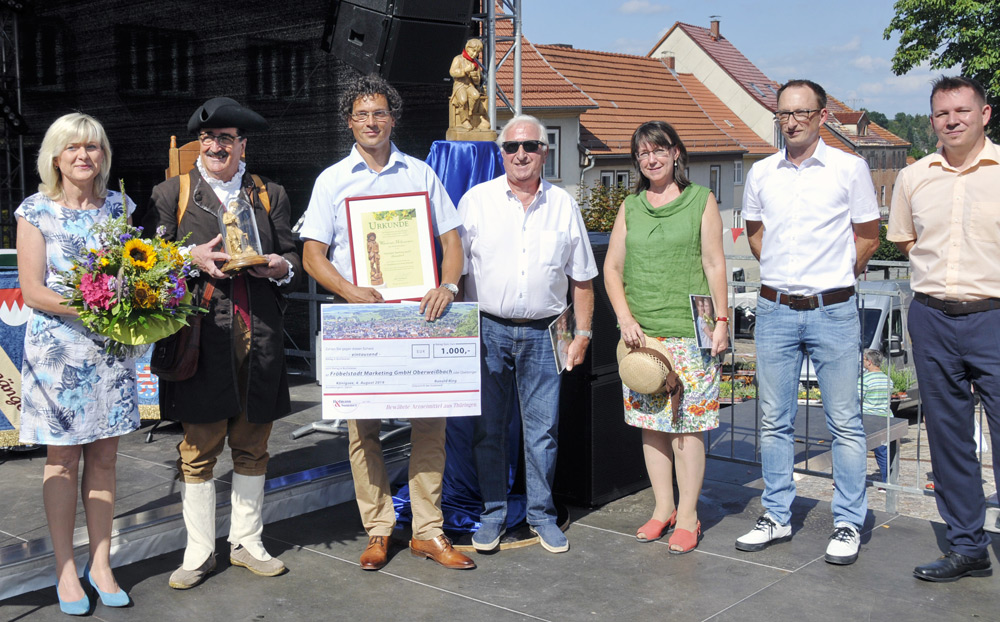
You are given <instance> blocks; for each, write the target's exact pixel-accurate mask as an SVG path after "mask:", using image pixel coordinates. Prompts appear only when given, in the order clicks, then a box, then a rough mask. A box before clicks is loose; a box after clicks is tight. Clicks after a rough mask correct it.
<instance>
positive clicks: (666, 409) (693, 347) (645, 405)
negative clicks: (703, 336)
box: [622, 338, 720, 434]
mask: <svg viewBox="0 0 1000 622" xmlns="http://www.w3.org/2000/svg"><path fill="white" fill-rule="evenodd" d="M658 339H659V341H660V343H662V344H663V346H664V347H665V348H666V349H667V350H668V351H669V352H670V355H671V357H673V359H674V367H675V368H676V369H675V370H674V371H676V372H677V375H678V376H680V379H681V383H682V384H683V386H684V394H683V396H682V398H681V404H680V408H678V409H677V416H676V418H675V417H674V414H673V411H672V409H671V408H670V397H669V396H668V395H666V394H663V393H661V394H658V395H646V394H643V393H636V392H635V391H632V390H631V389H629V388H628V387H626V386H625V385H624V384H623V385H622V392H623V394H624V397H625V423H627V424H629V425H631V426H635V427H637V428H644V429H647V430H656V431H658V432H669V433H672V434H679V433H687V432H703V431H705V430H714V429H715V428H717V427H719V371H720V365H719V363H718V359H716V358H715V357H712V356H710V354H709V350H702V349H700V348H698V345H697V342H696V341H695V340H694V339H692V338H658Z"/></svg>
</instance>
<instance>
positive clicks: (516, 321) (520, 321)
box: [479, 310, 557, 327]
mask: <svg viewBox="0 0 1000 622" xmlns="http://www.w3.org/2000/svg"><path fill="white" fill-rule="evenodd" d="M479 315H481V316H483V317H485V318H489V319H491V320H493V321H494V322H496V323H497V324H503V325H504V326H523V325H525V324H534V323H536V322H537V323H539V324H544V325H545V326H546V327H548V325H549V324H551V323H552V320H554V319H556V317H557V316H555V315H553V316H551V317H543V318H541V319H538V320H533V319H529V318H520V317H518V318H507V317H500V316H497V315H493V314H492V313H487V312H485V311H483V310H480V311H479Z"/></svg>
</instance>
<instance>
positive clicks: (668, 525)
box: [635, 510, 677, 542]
mask: <svg viewBox="0 0 1000 622" xmlns="http://www.w3.org/2000/svg"><path fill="white" fill-rule="evenodd" d="M676 524H677V510H674V511H673V513H672V514H671V515H670V516H669V517H668V518H667V520H666V521H659V520H656V519H655V518H651V519H649V520H648V521H646V524H645V525H643V526H642V527H639V529H638V530H637V531H636V532H635V539H636V540H638V541H639V542H655V541H656V540H659V539H660V538H662V537H663V534H665V533H667V532H668V531H670V530H671V529H673V528H674V525H676ZM640 536H641V537H640Z"/></svg>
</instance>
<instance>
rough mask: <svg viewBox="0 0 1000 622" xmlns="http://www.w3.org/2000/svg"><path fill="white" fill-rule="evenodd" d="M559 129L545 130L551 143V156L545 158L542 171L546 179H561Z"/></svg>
mask: <svg viewBox="0 0 1000 622" xmlns="http://www.w3.org/2000/svg"><path fill="white" fill-rule="evenodd" d="M559 129H560V128H558V127H547V128H545V132H546V134H547V135H548V136H547V138H548V141H549V154H548V156H546V158H545V170H544V171H542V175H543V176H544V177H545V179H559ZM602 183H603V182H602Z"/></svg>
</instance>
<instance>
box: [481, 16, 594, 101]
mask: <svg viewBox="0 0 1000 622" xmlns="http://www.w3.org/2000/svg"><path fill="white" fill-rule="evenodd" d="M498 11H499V8H498ZM513 33H514V27H513V25H512V24H511V22H510V20H497V36H505V37H510V36H511V35H512V34H513ZM512 45H513V43H512V42H510V41H498V42H497V55H496V57H497V59H500V58H503V56H504V54H506V53H507V51H508V50H509V49H510V48H511V46H512ZM497 87H498V88H499V89H500V90H502V91H503V92H504V93H505V94H506V95H507V97H509V98H510V100H511V105H513V103H514V54H513V53H511V55H510V56H509V57H508V58H507V60H506V61H504V64H503V65H501V66H500V69H499V70H497ZM596 106H597V103H596V102H594V100H593V99H591V98H590V97H588V96H587V94H586V93H584V92H583V91H582V90H581V89H580V88H579V87H578V86H576V85H575V84H573V83H572V82H570V81H569V80H567V79H566V78H565V77H564V76H562V75H561V74H560V73H559V72H558V71H556V70H555V69H554V68H553V67H552V66H551V65H550V64H549V63H548V62H547V61H546V60H545V59H544V58H542V55H541V54H539V53H538V50H536V49H535V46H533V45H532V44H531V42H530V41H528V40H527V39H526V38H524V37H523V36H522V37H521V110H522V112H525V113H530V112H532V111H533V110H539V109H545V108H578V109H586V108H593V107H596ZM503 107H506V104H505V103H503V101H502V100H501V99H500V98H499V97H497V108H498V109H500V108H503Z"/></svg>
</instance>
